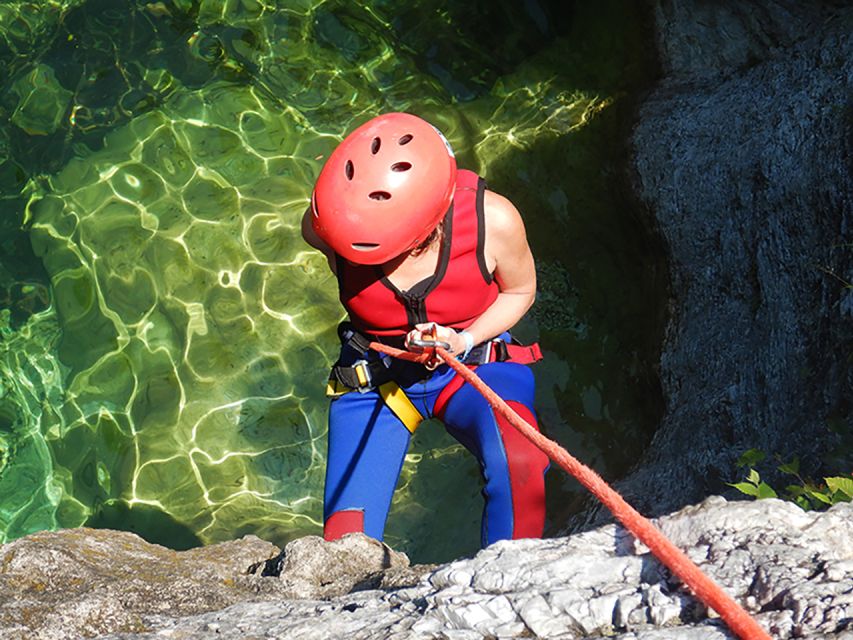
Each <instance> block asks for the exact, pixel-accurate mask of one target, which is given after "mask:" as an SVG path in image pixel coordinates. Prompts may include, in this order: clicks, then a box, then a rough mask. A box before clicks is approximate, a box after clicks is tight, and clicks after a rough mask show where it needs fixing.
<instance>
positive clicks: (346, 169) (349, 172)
mask: <svg viewBox="0 0 853 640" xmlns="http://www.w3.org/2000/svg"><path fill="white" fill-rule="evenodd" d="M344 172H345V173H346V174H347V180H352V177H353V176H354V175H355V167H354V166H353V165H352V160H347V166H346V167H344Z"/></svg>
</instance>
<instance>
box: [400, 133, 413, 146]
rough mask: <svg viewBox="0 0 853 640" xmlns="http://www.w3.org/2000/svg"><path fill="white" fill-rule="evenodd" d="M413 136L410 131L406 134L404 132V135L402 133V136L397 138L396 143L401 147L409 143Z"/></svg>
mask: <svg viewBox="0 0 853 640" xmlns="http://www.w3.org/2000/svg"><path fill="white" fill-rule="evenodd" d="M413 137H414V136H413V135H412V134H411V133H407V134H406V135H404V136H403V137H402V138H400V139H399V140H397V144H399V145H400V146H401V147H402V146H403V145H404V144H409V143H410V142H411V141H412V138H413Z"/></svg>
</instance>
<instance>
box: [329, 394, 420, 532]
mask: <svg viewBox="0 0 853 640" xmlns="http://www.w3.org/2000/svg"><path fill="white" fill-rule="evenodd" d="M410 435H411V434H410V433H409V431H408V429H406V427H405V426H403V423H402V422H400V420H399V418H397V417H396V416H395V415H394V414H393V413H392V412H391V410H390V409H389V408H388V407H387V406H386V405H385V403H384V402H383V401H382V399H381V398H380V396H379V394H378V393H376V392H375V391H371V392H369V393H358V392H351V393H347V394H345V395H343V396H341V397H339V398H335V399H334V400H332V402H331V407H330V408H329V453H328V461H327V463H326V488H325V494H324V507H323V519H324V522H325V526H324V530H323V535H324V537H325V538H326V539H327V540H334V539H337V538H340V537H341V536H342V535H344V534H345V533H352V532H358V531H363V532H364V533H366V534H367V535H369V536H370V537H372V538H376V539H377V540H382V536H383V532H384V529H385V520H386V518H387V516H388V509H389V507H390V505H391V497H392V495H393V494H394V488H395V487H396V485H397V479H398V478H399V476H400V469H401V468H402V465H403V459H404V456H405V455H406V450H407V449H408V447H409V438H410Z"/></svg>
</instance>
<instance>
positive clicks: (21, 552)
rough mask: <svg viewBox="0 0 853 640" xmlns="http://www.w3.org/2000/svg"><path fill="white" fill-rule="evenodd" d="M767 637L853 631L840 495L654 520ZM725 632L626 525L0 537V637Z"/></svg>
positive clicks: (850, 568) (715, 502)
mask: <svg viewBox="0 0 853 640" xmlns="http://www.w3.org/2000/svg"><path fill="white" fill-rule="evenodd" d="M658 524H659V526H660V527H661V528H662V530H663V531H664V532H665V533H666V534H667V535H668V536H669V537H670V538H671V539H672V540H673V541H674V542H675V543H676V544H677V545H678V546H680V547H681V548H682V549H684V550H686V552H687V553H688V555H689V556H690V557H691V558H692V559H693V560H694V561H695V562H696V563H697V564H699V565H700V566H701V567H702V568H703V569H704V570H705V571H706V572H707V573H708V574H709V575H711V576H712V577H713V578H714V579H715V580H717V581H718V582H719V583H720V584H721V585H722V586H723V587H724V588H725V589H726V590H727V591H728V593H730V594H731V595H733V596H734V597H735V598H736V599H737V600H738V601H739V602H741V603H742V604H743V605H744V607H745V608H746V609H747V610H748V611H750V613H752V614H754V615H755V617H756V619H757V620H758V621H759V622H760V624H762V625H763V626H764V627H765V628H767V629H768V630H769V631H770V633H771V634H772V635H773V637H774V638H850V639H853V505H851V504H842V505H837V506H835V507H833V508H832V509H830V510H829V511H827V512H824V513H814V512H812V513H807V512H804V511H802V510H800V509H799V508H798V507H796V506H794V505H793V504H790V503H786V502H781V501H778V500H762V501H759V502H726V501H725V500H724V499H722V498H719V497H713V498H709V499H707V500H706V501H705V502H703V503H701V504H699V505H697V506H691V507H687V508H685V509H683V510H681V511H679V512H677V513H675V514H672V515H669V516H665V517H663V518H661V519H660V520H659V521H658ZM600 636H608V637H613V638H621V639H625V640H627V639H629V638H631V639H640V638H642V639H643V640H653V639H654V640H658V639H676V638H678V639H685V638H687V639H690V638H696V639H697V640H698V639H700V638H701V639H709V640H712V639H715V638H716V639H723V638H729V637H732V636H730V635H729V633H728V631H727V630H726V628H725V626H724V625H723V624H722V623H721V622H720V620H719V619H717V618H715V616H714V614H713V613H711V614H709V612H708V611H707V610H706V609H705V607H703V606H702V605H701V604H699V603H698V602H697V601H696V600H695V599H694V598H693V597H692V596H691V595H690V594H689V593H687V592H686V591H685V590H684V589H683V587H681V586H680V585H679V582H678V581H677V580H675V579H673V577H672V576H671V575H670V574H669V572H668V571H666V570H665V569H663V568H662V567H661V566H660V565H659V564H658V563H657V562H656V561H655V560H654V558H653V557H651V556H650V555H649V553H648V550H647V549H645V547H643V546H642V545H641V544H639V543H637V542H636V541H635V540H634V539H633V538H632V537H631V536H630V535H629V534H627V533H626V532H625V531H624V530H623V529H621V528H620V527H617V526H615V525H607V526H604V527H601V528H599V529H596V530H594V531H588V532H585V533H582V534H577V535H574V536H571V537H568V538H558V539H550V540H519V541H513V542H502V543H498V544H495V545H492V546H491V547H489V548H487V549H485V550H483V551H481V552H480V553H478V554H477V555H476V556H475V557H474V558H470V559H463V560H458V561H456V562H452V563H450V564H447V565H443V566H440V567H426V566H415V567H412V566H409V562H408V559H407V558H406V556H405V555H403V554H400V553H396V552H394V551H392V550H391V549H389V548H388V547H387V546H386V545H384V544H382V543H379V542H376V541H374V540H371V539H369V538H366V537H364V536H360V535H352V536H347V537H345V538H344V539H343V540H340V541H337V542H334V543H326V542H324V541H322V540H321V539H320V538H317V537H307V538H302V539H299V540H295V541H293V542H291V543H289V544H288V545H287V547H286V548H285V549H284V551H280V550H279V549H278V548H276V547H275V546H273V545H271V544H269V543H267V542H264V541H262V540H260V539H258V538H255V537H252V536H248V537H245V538H243V539H241V540H238V541H233V542H228V543H223V544H218V545H214V546H210V547H206V548H199V549H192V550H189V551H183V552H176V551H172V550H169V549H165V548H163V547H159V546H157V545H152V544H149V543H147V542H145V541H143V540H142V539H141V538H139V537H137V536H135V535H134V534H131V533H125V532H117V531H107V530H92V529H74V530H66V531H59V532H43V533H37V534H33V535H31V536H28V537H26V538H22V539H20V540H16V541H14V542H11V543H9V544H6V545H4V546H3V547H0V638H3V639H5V638H40V639H57V640H58V639H65V638H81V637H101V638H114V639H118V638H122V639H125V640H129V639H131V638H134V639H141V638H154V637H157V638H176V639H177V638H181V639H190V638H318V639H323V640H327V639H329V638H348V639H356V638H452V639H467V638H472V639H473V638H483V637H491V638H512V637H539V638H561V639H570V638H582V637H600Z"/></svg>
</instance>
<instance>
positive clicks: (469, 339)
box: [456, 329, 474, 360]
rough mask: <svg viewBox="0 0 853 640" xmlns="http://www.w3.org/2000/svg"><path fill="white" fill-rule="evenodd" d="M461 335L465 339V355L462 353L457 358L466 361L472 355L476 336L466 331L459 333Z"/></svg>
mask: <svg viewBox="0 0 853 640" xmlns="http://www.w3.org/2000/svg"><path fill="white" fill-rule="evenodd" d="M459 335H460V336H462V337H463V338H464V339H465V353H462V354H460V355H458V356H456V359H457V360H464V359H465V358H467V357H468V354H470V353H471V349H473V348H474V336H472V335H471V334H470V333H468V332H467V331H465V330H464V329H463V330H462V331H460V332H459Z"/></svg>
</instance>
